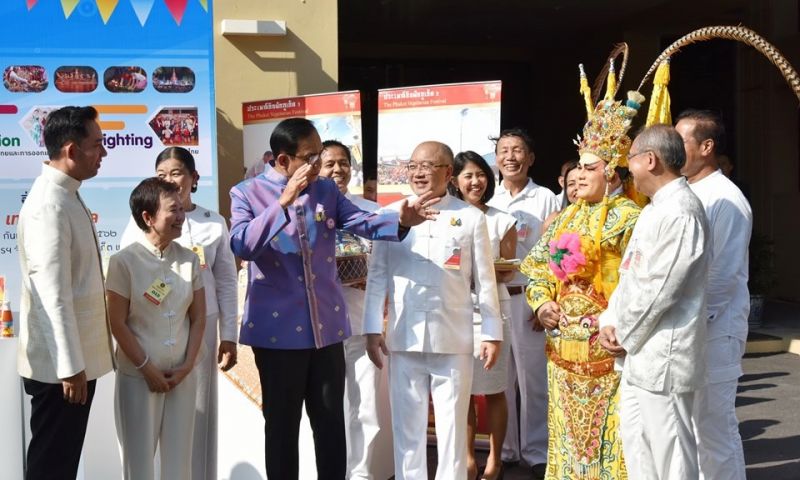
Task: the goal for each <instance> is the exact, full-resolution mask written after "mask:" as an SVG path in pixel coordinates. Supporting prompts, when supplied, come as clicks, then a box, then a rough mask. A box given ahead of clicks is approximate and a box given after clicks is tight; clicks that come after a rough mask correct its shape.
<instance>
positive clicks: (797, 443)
mask: <svg viewBox="0 0 800 480" xmlns="http://www.w3.org/2000/svg"><path fill="white" fill-rule="evenodd" d="M742 443H743V445H744V458H745V462H746V463H747V464H748V465H753V464H759V463H767V462H781V461H783V462H785V461H788V460H800V435H793V436H791V437H783V438H759V439H751V440H745V441H744V442H742ZM798 474H800V469H797V468H796V469H795V470H794V477H792V478H794V479H796V478H798ZM748 478H750V477H749V476H748ZM770 480H775V479H774V478H770Z"/></svg>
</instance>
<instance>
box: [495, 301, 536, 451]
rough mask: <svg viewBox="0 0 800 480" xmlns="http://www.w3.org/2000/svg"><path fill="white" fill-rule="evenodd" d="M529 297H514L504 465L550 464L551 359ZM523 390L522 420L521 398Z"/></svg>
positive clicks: (512, 303)
mask: <svg viewBox="0 0 800 480" xmlns="http://www.w3.org/2000/svg"><path fill="white" fill-rule="evenodd" d="M532 313H533V312H532V311H531V308H530V306H529V305H528V301H527V300H526V298H525V294H524V293H521V294H519V295H513V296H512V297H511V321H510V330H511V357H510V358H509V362H508V390H507V391H506V401H507V402H508V428H507V430H506V439H505V440H504V441H503V452H502V458H503V461H517V460H520V459H522V460H524V461H525V463H527V464H528V465H536V464H538V463H547V356H546V354H545V350H544V345H545V335H546V334H545V333H544V332H534V331H533V329H532V328H531V323H530V322H529V321H528V319H530V318H531V315H532ZM517 385H518V386H519V397H520V405H519V418H517V396H516V394H515V386H517Z"/></svg>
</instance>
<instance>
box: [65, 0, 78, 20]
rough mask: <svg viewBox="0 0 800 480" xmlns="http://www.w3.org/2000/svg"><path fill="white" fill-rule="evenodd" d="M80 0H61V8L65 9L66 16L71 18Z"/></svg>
mask: <svg viewBox="0 0 800 480" xmlns="http://www.w3.org/2000/svg"><path fill="white" fill-rule="evenodd" d="M79 1H80V0H61V8H62V9H63V10H64V18H69V16H70V15H72V12H73V11H74V10H75V7H77V6H78V2H79Z"/></svg>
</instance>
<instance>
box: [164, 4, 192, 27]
mask: <svg viewBox="0 0 800 480" xmlns="http://www.w3.org/2000/svg"><path fill="white" fill-rule="evenodd" d="M164 3H166V4H167V8H168V9H169V12H170V13H171V14H172V18H174V19H175V23H177V24H178V25H180V24H181V20H183V13H184V12H185V11H186V4H187V3H189V0H164Z"/></svg>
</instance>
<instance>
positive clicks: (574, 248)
mask: <svg viewBox="0 0 800 480" xmlns="http://www.w3.org/2000/svg"><path fill="white" fill-rule="evenodd" d="M549 245H550V260H549V261H548V262H547V264H548V266H549V267H550V270H552V271H553V274H555V276H556V278H558V279H559V280H561V281H562V282H563V281H565V280H566V279H567V278H568V277H569V276H570V275H571V274H573V273H575V272H578V271H579V270H580V269H581V267H582V266H584V265H586V257H585V256H584V255H583V253H581V237H580V236H579V235H578V234H577V233H562V234H561V236H560V237H558V239H556V240H551V241H550V244H549Z"/></svg>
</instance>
